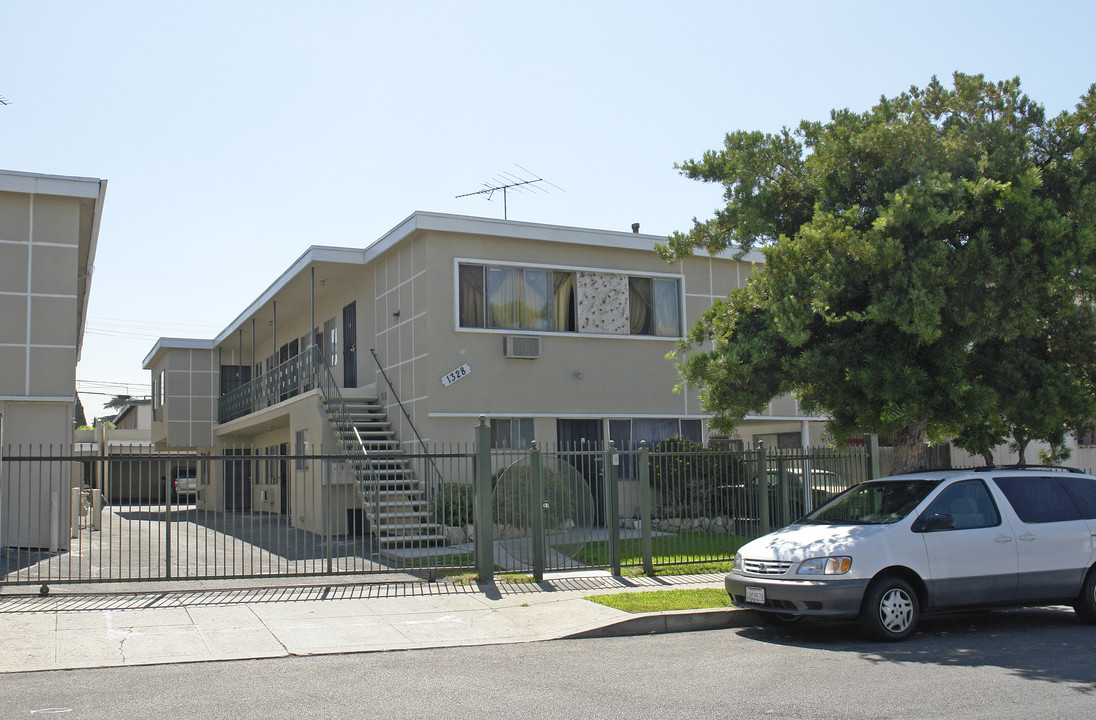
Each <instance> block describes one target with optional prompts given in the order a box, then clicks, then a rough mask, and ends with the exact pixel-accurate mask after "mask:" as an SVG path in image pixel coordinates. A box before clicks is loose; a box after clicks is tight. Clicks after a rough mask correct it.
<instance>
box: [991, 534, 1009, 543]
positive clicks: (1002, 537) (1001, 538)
mask: <svg viewBox="0 0 1096 720" xmlns="http://www.w3.org/2000/svg"><path fill="white" fill-rule="evenodd" d="M993 542H999V543H1007V542H1012V538H1010V537H1009V536H1008V535H998V536H997V537H995V538H993Z"/></svg>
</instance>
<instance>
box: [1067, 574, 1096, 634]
mask: <svg viewBox="0 0 1096 720" xmlns="http://www.w3.org/2000/svg"><path fill="white" fill-rule="evenodd" d="M1073 609H1074V611H1075V612H1076V613H1077V617H1079V618H1081V620H1082V621H1084V622H1086V623H1088V624H1089V625H1096V567H1094V568H1092V569H1091V570H1089V571H1088V576H1086V577H1085V582H1084V584H1083V585H1081V594H1080V595H1078V596H1077V599H1076V600H1074V601H1073Z"/></svg>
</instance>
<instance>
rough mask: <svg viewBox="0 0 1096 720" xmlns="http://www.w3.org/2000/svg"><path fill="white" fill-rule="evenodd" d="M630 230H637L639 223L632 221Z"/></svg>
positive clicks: (635, 231) (636, 231)
mask: <svg viewBox="0 0 1096 720" xmlns="http://www.w3.org/2000/svg"><path fill="white" fill-rule="evenodd" d="M632 232H634V233H638V232H639V223H632Z"/></svg>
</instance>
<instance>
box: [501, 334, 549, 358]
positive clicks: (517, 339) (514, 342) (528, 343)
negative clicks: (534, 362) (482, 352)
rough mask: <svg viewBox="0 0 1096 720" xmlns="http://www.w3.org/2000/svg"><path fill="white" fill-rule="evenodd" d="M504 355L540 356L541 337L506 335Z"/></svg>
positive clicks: (511, 356)
mask: <svg viewBox="0 0 1096 720" xmlns="http://www.w3.org/2000/svg"><path fill="white" fill-rule="evenodd" d="M502 355H503V357H508V358H527V359H533V358H538V357H540V338H539V337H537V336H535V335H506V336H505V337H504V338H503V343H502Z"/></svg>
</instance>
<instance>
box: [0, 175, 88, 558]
mask: <svg viewBox="0 0 1096 720" xmlns="http://www.w3.org/2000/svg"><path fill="white" fill-rule="evenodd" d="M106 186H107V181H106V180H98V179H95V178H78V177H60V176H56V175H39V174H35V173H23V172H12V171H9V170H0V547H34V548H39V547H55V548H56V547H58V546H60V547H64V546H65V545H66V544H67V537H68V533H67V532H61V531H60V530H59V526H61V527H67V518H68V507H69V503H70V500H69V492H68V490H69V486H70V484H71V478H70V477H69V470H68V465H67V464H65V463H58V464H57V468H56V470H57V472H56V473H54V474H50V473H48V472H47V473H44V474H40V473H39V472H37V471H36V472H34V473H33V474H30V473H20V472H16V471H17V470H18V468H17V467H14V466H13V463H10V462H8V463H6V462H4V459H3V458H4V456H5V455H6V454H8V455H9V456H10V453H11V452H16V453H18V452H31V451H33V452H35V453H38V452H39V451H40V450H41V449H43V448H50V447H53V448H58V449H60V448H65V449H71V447H72V442H73V421H74V415H75V407H76V363H77V362H78V361H79V359H80V349H81V346H82V344H83V340H84V325H85V322H86V320H87V307H88V295H89V292H90V289H91V275H92V270H93V269H94V266H95V250H96V246H97V244H98V241H99V225H100V222H101V219H102V213H103V196H104V195H105V193H106ZM43 477H45V478H47V480H48V482H49V483H52V484H50V485H49V486H48V487H47V486H46V485H45V484H44V483H46V482H47V480H43V479H42V478H43ZM16 499H18V501H17V500H16ZM17 504H18V505H19V507H18V508H17V507H16V505H17Z"/></svg>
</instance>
